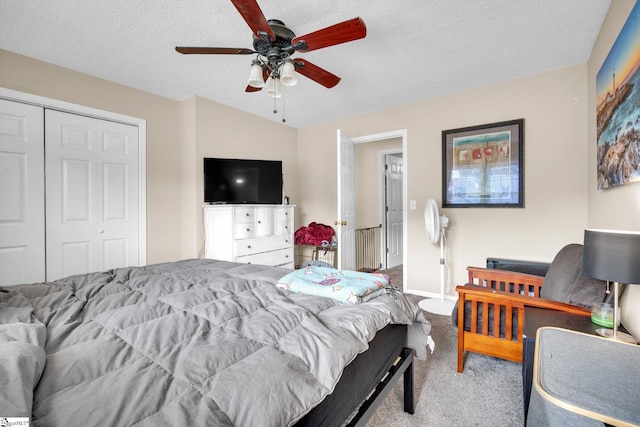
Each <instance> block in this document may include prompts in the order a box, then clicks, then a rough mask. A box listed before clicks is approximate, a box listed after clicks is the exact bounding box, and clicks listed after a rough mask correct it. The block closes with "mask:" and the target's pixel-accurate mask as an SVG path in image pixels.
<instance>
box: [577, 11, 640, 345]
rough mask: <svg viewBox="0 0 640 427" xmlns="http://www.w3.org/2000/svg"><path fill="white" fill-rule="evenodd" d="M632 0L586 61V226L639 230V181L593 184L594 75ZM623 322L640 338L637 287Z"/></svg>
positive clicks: (629, 294) (627, 295) (627, 299)
mask: <svg viewBox="0 0 640 427" xmlns="http://www.w3.org/2000/svg"><path fill="white" fill-rule="evenodd" d="M635 3H636V2H635V0H616V1H614V2H612V3H611V8H610V9H609V13H608V15H607V18H606V20H605V22H604V25H603V26H602V30H601V31H600V35H599V36H598V40H597V41H596V44H595V46H594V48H593V51H592V53H591V58H590V59H589V62H588V64H587V68H588V76H589V78H588V82H589V103H588V109H589V114H588V116H589V146H588V152H589V178H588V183H589V185H588V189H589V193H588V194H589V203H588V226H589V227H591V228H607V229H608V228H612V229H617V230H635V231H640V184H639V183H631V184H627V185H622V186H619V187H614V188H609V189H606V190H598V189H597V185H596V145H597V144H596V113H595V105H596V87H595V81H596V75H597V74H598V70H599V69H600V67H601V66H602V63H603V62H604V60H605V58H606V57H607V55H608V54H609V51H610V49H611V46H612V45H613V43H614V42H615V40H616V38H617V37H618V34H619V33H620V30H621V29H622V26H623V25H624V23H625V21H626V20H627V17H628V16H629V12H631V9H632V8H633V6H634V4H635ZM620 306H621V310H620V313H621V315H622V323H623V324H624V325H625V327H626V328H627V329H628V330H629V332H631V333H632V334H633V335H634V336H635V337H636V338H640V286H631V287H628V288H627V290H625V292H624V294H623V296H622V301H621V305H620Z"/></svg>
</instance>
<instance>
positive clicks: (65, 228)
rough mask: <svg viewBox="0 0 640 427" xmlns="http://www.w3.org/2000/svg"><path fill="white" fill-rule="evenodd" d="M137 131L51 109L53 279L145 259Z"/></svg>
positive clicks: (50, 249) (48, 134) (49, 259)
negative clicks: (140, 232)
mask: <svg viewBox="0 0 640 427" xmlns="http://www.w3.org/2000/svg"><path fill="white" fill-rule="evenodd" d="M137 135H138V134H137V128H136V127H135V126H129V125H124V124H120V123H114V122H109V121H105V120H98V119H94V118H91V117H84V116H78V115H74V114H69V113H63V112H59V111H53V110H47V111H46V138H47V139H46V156H47V166H46V167H47V170H46V174H47V254H48V256H47V279H48V280H55V279H58V278H61V277H64V276H67V275H70V274H77V273H87V272H91V271H101V270H105V269H110V268H116V267H124V266H128V265H138V230H139V227H138V209H137V207H138V204H137V201H138V197H139V194H138V166H137V165H138V141H137Z"/></svg>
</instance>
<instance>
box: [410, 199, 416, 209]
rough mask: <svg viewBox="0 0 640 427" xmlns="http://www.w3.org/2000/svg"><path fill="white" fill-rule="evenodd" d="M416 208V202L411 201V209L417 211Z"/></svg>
mask: <svg viewBox="0 0 640 427" xmlns="http://www.w3.org/2000/svg"><path fill="white" fill-rule="evenodd" d="M415 208H416V201H415V200H410V201H409V209H415Z"/></svg>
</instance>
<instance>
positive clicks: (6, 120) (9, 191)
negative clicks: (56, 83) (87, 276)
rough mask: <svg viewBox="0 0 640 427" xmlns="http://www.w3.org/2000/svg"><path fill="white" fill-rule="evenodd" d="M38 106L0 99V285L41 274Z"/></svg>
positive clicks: (41, 152) (40, 277) (41, 151)
mask: <svg viewBox="0 0 640 427" xmlns="http://www.w3.org/2000/svg"><path fill="white" fill-rule="evenodd" d="M43 141H44V126H43V123H42V108H41V107H36V106H33V105H27V104H22V103H20V102H13V101H6V100H0V285H10V284H17V283H31V282H39V281H43V280H44V279H45V241H44V145H43Z"/></svg>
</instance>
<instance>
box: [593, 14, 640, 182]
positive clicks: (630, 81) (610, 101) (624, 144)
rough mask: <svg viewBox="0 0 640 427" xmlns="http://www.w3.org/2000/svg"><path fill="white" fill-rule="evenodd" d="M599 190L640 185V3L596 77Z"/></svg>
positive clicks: (630, 15)
mask: <svg viewBox="0 0 640 427" xmlns="http://www.w3.org/2000/svg"><path fill="white" fill-rule="evenodd" d="M596 92H597V94H596V95H597V98H596V117H597V132H598V133H597V144H598V150H597V156H596V158H597V182H598V189H604V188H611V187H616V186H619V185H622V184H628V183H631V182H638V181H640V3H636V5H635V6H634V7H633V10H632V11H631V13H630V14H629V17H628V18H627V21H626V23H625V24H624V26H623V27H622V30H621V31H620V34H619V35H618V38H617V39H616V41H615V43H614V44H613V46H612V47H611V50H610V51H609V54H608V55H607V58H606V59H605V60H604V62H603V64H602V66H601V67H600V70H599V71H598V74H597V75H596Z"/></svg>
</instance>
